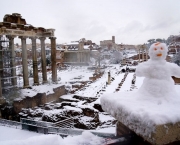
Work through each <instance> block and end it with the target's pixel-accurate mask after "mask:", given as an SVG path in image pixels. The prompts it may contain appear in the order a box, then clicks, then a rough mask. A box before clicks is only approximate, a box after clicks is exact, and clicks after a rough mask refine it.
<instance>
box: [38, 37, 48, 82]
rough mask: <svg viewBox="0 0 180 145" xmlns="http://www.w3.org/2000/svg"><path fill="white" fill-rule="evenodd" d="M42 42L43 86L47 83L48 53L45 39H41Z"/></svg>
mask: <svg viewBox="0 0 180 145" xmlns="http://www.w3.org/2000/svg"><path fill="white" fill-rule="evenodd" d="M39 39H40V41H41V65H42V76H43V84H45V83H47V70H46V52H45V39H46V38H45V37H40V38H39Z"/></svg>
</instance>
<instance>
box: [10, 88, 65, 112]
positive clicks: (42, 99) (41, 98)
mask: <svg viewBox="0 0 180 145" xmlns="http://www.w3.org/2000/svg"><path fill="white" fill-rule="evenodd" d="M53 91H54V93H53V94H49V95H46V93H37V94H36V95H35V96H33V97H28V96H27V97H25V98H24V99H22V100H15V101H14V102H13V108H14V113H16V114H17V113H19V112H20V111H21V109H22V108H33V107H35V106H39V105H43V104H45V103H48V102H52V101H57V100H59V97H60V96H62V95H64V94H66V89H65V86H60V87H58V88H54V89H53Z"/></svg>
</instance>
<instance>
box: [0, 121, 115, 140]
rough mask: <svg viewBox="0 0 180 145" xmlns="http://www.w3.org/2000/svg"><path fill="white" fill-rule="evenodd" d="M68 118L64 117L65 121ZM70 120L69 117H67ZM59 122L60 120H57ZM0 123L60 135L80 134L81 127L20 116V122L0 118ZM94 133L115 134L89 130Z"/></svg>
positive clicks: (99, 134) (111, 135)
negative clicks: (58, 125) (57, 125)
mask: <svg viewBox="0 0 180 145" xmlns="http://www.w3.org/2000/svg"><path fill="white" fill-rule="evenodd" d="M67 120H68V119H66V121H67ZM69 120H70V119H69ZM58 123H59V124H61V123H62V122H58ZM0 124H1V125H4V126H10V127H16V128H19V129H24V130H29V131H34V132H38V133H43V134H59V135H61V136H68V135H70V136H76V135H81V134H82V132H83V131H85V130H83V129H72V128H61V127H54V125H55V124H56V123H50V122H45V121H35V120H30V119H25V118H21V122H16V121H11V120H6V119H0ZM90 132H91V133H93V134H94V135H97V136H99V137H104V138H114V137H115V135H114V134H112V133H103V132H95V131H91V130H90Z"/></svg>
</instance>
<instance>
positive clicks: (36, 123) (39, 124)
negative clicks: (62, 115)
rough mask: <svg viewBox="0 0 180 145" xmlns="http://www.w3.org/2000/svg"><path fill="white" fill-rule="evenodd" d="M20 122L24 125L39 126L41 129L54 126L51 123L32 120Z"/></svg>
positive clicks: (22, 119) (23, 119) (24, 119)
mask: <svg viewBox="0 0 180 145" xmlns="http://www.w3.org/2000/svg"><path fill="white" fill-rule="evenodd" d="M20 122H21V123H23V124H30V125H34V126H39V127H49V126H53V124H54V123H51V122H45V121H36V120H31V119H26V118H21V119H20Z"/></svg>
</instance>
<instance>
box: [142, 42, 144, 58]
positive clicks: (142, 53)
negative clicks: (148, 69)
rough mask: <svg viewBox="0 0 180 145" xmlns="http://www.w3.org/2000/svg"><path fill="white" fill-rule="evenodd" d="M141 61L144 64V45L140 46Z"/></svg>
mask: <svg viewBox="0 0 180 145" xmlns="http://www.w3.org/2000/svg"><path fill="white" fill-rule="evenodd" d="M142 61H143V62H144V45H142Z"/></svg>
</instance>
